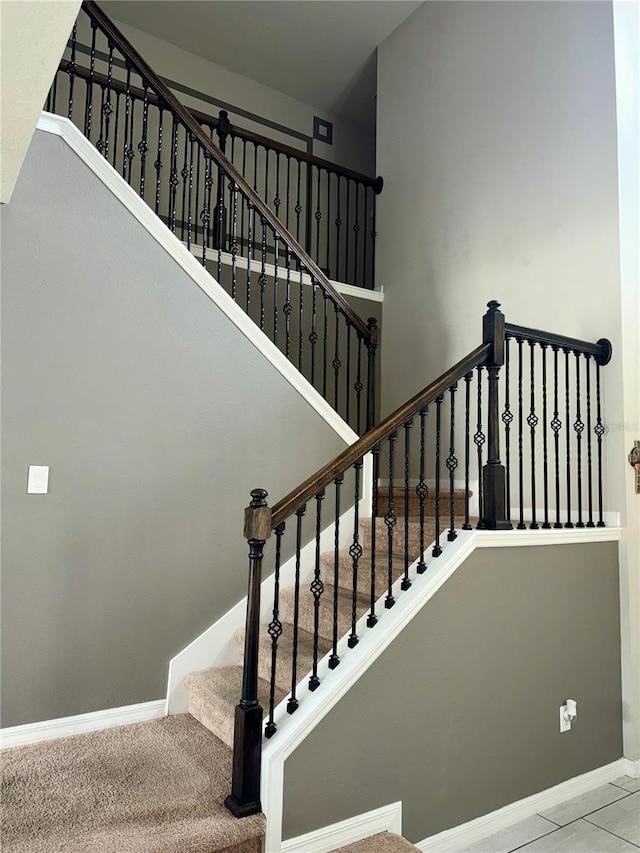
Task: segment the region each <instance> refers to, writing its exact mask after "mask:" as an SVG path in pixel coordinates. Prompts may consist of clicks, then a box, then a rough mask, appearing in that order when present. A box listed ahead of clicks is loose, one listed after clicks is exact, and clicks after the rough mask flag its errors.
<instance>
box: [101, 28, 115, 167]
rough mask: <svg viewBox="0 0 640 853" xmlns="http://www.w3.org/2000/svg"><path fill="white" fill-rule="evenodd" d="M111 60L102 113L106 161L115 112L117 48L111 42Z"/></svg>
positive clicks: (108, 66)
mask: <svg viewBox="0 0 640 853" xmlns="http://www.w3.org/2000/svg"><path fill="white" fill-rule="evenodd" d="M108 45H109V58H108V65H107V89H106V100H105V102H104V105H103V107H102V112H103V113H104V159H105V160H108V159H109V126H110V123H111V113H112V112H113V104H112V103H111V88H112V86H113V51H114V48H115V45H114V43H113V42H112V41H111V40H109V42H108Z"/></svg>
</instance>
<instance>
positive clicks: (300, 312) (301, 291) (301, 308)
mask: <svg viewBox="0 0 640 853" xmlns="http://www.w3.org/2000/svg"><path fill="white" fill-rule="evenodd" d="M298 270H299V275H300V280H299V282H298V370H299V371H300V373H302V372H303V371H302V330H303V329H304V274H305V272H306V267H305V266H304V264H302V263H301V262H300V260H299V259H298Z"/></svg>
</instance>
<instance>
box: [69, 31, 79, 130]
mask: <svg viewBox="0 0 640 853" xmlns="http://www.w3.org/2000/svg"><path fill="white" fill-rule="evenodd" d="M77 35H78V22H77V21H76V23H75V24H74V25H73V29H72V30H71V62H70V63H69V65H68V66H67V74H68V75H69V108H68V110H67V118H69V119H72V118H73V87H74V83H75V80H76V74H77V73H78V66H77V64H76V46H77Z"/></svg>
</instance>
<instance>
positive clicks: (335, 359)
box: [331, 305, 342, 412]
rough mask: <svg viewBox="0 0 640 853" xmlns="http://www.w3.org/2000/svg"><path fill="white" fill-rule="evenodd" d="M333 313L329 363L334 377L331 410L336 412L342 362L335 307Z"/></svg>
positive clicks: (337, 317) (337, 310) (337, 315)
mask: <svg viewBox="0 0 640 853" xmlns="http://www.w3.org/2000/svg"><path fill="white" fill-rule="evenodd" d="M334 311H335V315H336V337H335V350H334V354H333V361H332V362H331V366H332V367H333V377H334V386H333V408H334V409H335V410H336V412H337V411H338V388H339V379H340V367H341V366H342V362H341V361H340V356H339V355H338V353H339V346H340V311H339V309H338V306H337V305H334Z"/></svg>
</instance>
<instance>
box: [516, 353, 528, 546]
mask: <svg viewBox="0 0 640 853" xmlns="http://www.w3.org/2000/svg"><path fill="white" fill-rule="evenodd" d="M516 340H517V342H518V491H519V492H520V495H519V504H520V516H519V521H518V530H525V529H526V527H527V525H526V524H525V523H524V463H523V440H524V407H523V397H522V367H523V364H522V363H523V356H522V344H523V340H522V338H517V339H516Z"/></svg>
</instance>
